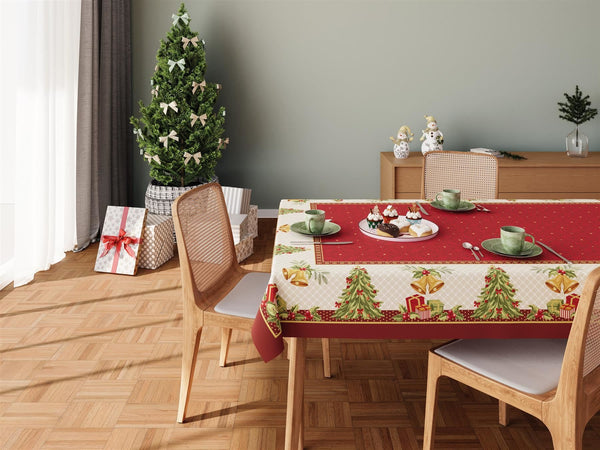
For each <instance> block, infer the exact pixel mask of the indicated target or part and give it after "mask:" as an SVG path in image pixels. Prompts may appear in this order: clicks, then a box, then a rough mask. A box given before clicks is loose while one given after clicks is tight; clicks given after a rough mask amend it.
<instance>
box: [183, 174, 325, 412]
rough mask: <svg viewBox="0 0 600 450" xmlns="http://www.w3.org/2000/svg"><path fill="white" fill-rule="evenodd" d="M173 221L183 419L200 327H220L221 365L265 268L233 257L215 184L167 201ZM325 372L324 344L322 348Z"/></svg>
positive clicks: (256, 300)
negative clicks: (246, 266) (178, 285)
mask: <svg viewBox="0 0 600 450" xmlns="http://www.w3.org/2000/svg"><path fill="white" fill-rule="evenodd" d="M172 210H173V220H174V223H175V234H176V235H177V248H178V252H179V263H180V268H181V282H182V287H183V350H182V361H181V385H180V391H179V409H178V411H177V421H178V422H180V423H182V422H183V421H184V420H185V416H186V410H187V406H188V401H189V394H190V391H191V387H192V381H193V376H194V368H195V366H196V357H197V354H198V346H199V343H200V336H201V334H202V327H203V326H205V325H209V326H210V325H212V326H217V327H221V330H222V332H221V353H220V356H219V364H220V365H221V366H225V364H226V362H227V353H228V350H229V341H230V339H231V330H232V329H233V328H235V329H241V330H248V331H250V330H251V329H252V323H253V322H254V318H255V316H256V312H257V311H258V306H259V304H260V301H261V299H262V298H263V295H264V294H265V292H266V290H267V284H268V283H269V277H270V274H269V273H261V272H251V271H248V270H245V269H243V268H242V267H240V265H239V264H238V262H237V258H236V254H235V246H234V243H233V234H232V232H231V225H230V223H229V216H228V214H227V207H226V204H225V199H224V197H223V191H222V190H221V186H220V185H219V184H217V183H210V184H204V185H202V186H199V187H197V188H195V189H192V190H191V191H188V192H186V193H185V194H183V195H181V196H180V197H178V198H177V200H175V202H173V206H172ZM323 349H324V352H327V353H324V364H325V375H326V376H327V375H328V370H329V353H328V349H329V347H327V348H325V343H324V345H323Z"/></svg>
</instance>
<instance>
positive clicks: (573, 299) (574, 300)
mask: <svg viewBox="0 0 600 450" xmlns="http://www.w3.org/2000/svg"><path fill="white" fill-rule="evenodd" d="M565 303H566V304H567V305H571V306H574V307H575V309H577V305H579V294H569V295H567V300H566V302H565Z"/></svg>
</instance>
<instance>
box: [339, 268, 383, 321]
mask: <svg viewBox="0 0 600 450" xmlns="http://www.w3.org/2000/svg"><path fill="white" fill-rule="evenodd" d="M376 296H377V290H376V289H375V286H374V285H373V284H371V277H370V275H369V273H368V272H367V269H365V268H363V267H355V268H353V269H352V270H351V271H350V274H349V275H348V276H347V277H346V288H345V289H344V290H343V291H342V294H341V295H340V296H339V297H338V298H339V299H340V300H341V302H336V304H335V306H336V308H337V311H336V312H335V313H333V316H332V317H333V318H335V319H379V318H380V317H383V313H382V312H381V307H380V305H381V302H378V301H377V298H376Z"/></svg>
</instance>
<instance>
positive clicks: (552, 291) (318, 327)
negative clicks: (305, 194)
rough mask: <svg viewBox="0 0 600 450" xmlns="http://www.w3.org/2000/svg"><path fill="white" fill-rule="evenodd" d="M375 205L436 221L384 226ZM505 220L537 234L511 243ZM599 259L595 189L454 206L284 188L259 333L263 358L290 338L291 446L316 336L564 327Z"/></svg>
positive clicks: (524, 332) (536, 333) (298, 443)
mask: <svg viewBox="0 0 600 450" xmlns="http://www.w3.org/2000/svg"><path fill="white" fill-rule="evenodd" d="M390 205H391V206H390ZM375 206H377V207H378V209H379V211H384V210H385V209H386V208H388V206H389V209H395V210H396V211H397V212H398V215H399V217H400V218H402V217H404V216H405V215H406V213H407V212H408V211H409V210H410V209H413V210H414V209H415V208H417V207H418V208H419V211H422V212H420V215H421V218H420V219H418V218H417V219H415V220H417V221H419V220H420V221H421V222H420V223H421V225H423V224H426V225H428V227H429V229H431V231H432V232H431V234H428V235H426V236H412V235H410V234H400V235H399V236H398V237H390V236H384V235H381V234H380V233H378V232H377V227H374V228H373V227H372V226H371V225H372V224H369V221H368V220H367V217H368V215H369V213H370V212H371V210H372V209H373V208H374V207H375ZM309 209H320V210H323V211H325V216H326V219H327V221H326V223H325V227H324V228H323V231H322V232H321V233H320V234H318V235H316V234H311V233H309V232H308V231H307V230H306V227H305V226H304V220H305V219H304V216H305V214H304V212H305V211H306V210H309ZM411 217H412V216H411ZM503 226H517V227H521V228H523V229H525V231H526V233H528V234H530V235H532V236H533V239H534V240H535V243H534V244H528V243H525V247H524V250H523V251H522V252H521V253H520V254H518V255H508V254H506V251H505V250H504V248H503V247H502V245H501V240H500V228H501V227H503ZM527 240H530V238H528V239H527ZM465 243H467V244H470V245H465ZM474 247H477V250H476V249H475V248H474ZM599 264H600V201H598V200H593V199H571V200H543V199H540V200H538V199H522V200H485V201H477V202H476V201H470V202H467V201H463V202H461V206H460V208H459V209H457V210H448V209H446V208H444V207H443V206H441V204H439V203H437V202H426V201H422V200H419V201H417V200H404V199H402V200H399V199H395V200H387V201H385V200H368V199H360V200H347V199H321V200H319V199H315V200H312V199H284V200H281V202H280V205H279V210H278V219H277V225H276V234H275V241H274V249H273V260H272V268H271V277H270V281H269V284H268V288H267V291H266V293H265V296H264V297H263V299H262V301H261V303H260V307H259V309H258V311H257V315H256V318H255V320H254V324H253V328H252V338H253V341H254V344H255V346H256V348H257V350H258V352H259V353H260V355H261V357H262V358H263V360H264V361H265V362H267V361H269V360H271V359H273V358H274V357H276V356H277V355H279V354H280V353H281V352H282V351H283V348H284V343H283V339H284V338H285V339H287V340H288V343H289V348H288V357H289V359H290V366H289V377H288V396H287V415H286V435H285V448H286V449H292V448H302V447H303V403H304V400H303V399H304V393H303V392H304V365H305V353H304V352H305V346H306V339H307V338H360V339H456V338H466V339H468V338H566V337H567V336H568V333H569V330H570V327H571V324H572V321H573V317H574V315H575V314H576V311H577V305H578V302H579V297H580V294H581V290H582V287H583V284H584V280H585V278H586V276H587V275H588V274H589V273H590V272H591V271H592V270H593V269H594V268H595V267H597V266H598V265H599Z"/></svg>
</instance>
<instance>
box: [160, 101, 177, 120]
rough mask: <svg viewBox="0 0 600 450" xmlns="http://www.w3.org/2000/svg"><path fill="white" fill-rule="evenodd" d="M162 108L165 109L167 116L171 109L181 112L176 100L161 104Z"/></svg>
mask: <svg viewBox="0 0 600 450" xmlns="http://www.w3.org/2000/svg"><path fill="white" fill-rule="evenodd" d="M160 107H161V108H162V109H163V112H164V113H165V116H166V115H167V111H168V110H169V108H171V109H172V110H173V111H175V112H178V111H179V110H178V109H177V102H175V100H173V101H172V102H171V103H165V102H160Z"/></svg>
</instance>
